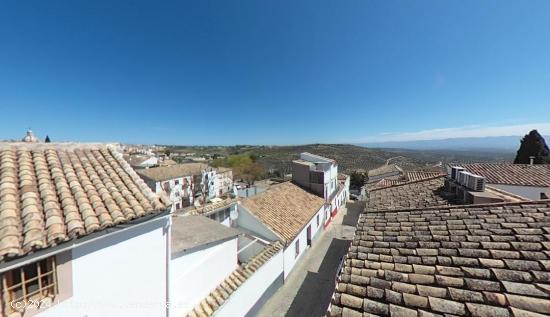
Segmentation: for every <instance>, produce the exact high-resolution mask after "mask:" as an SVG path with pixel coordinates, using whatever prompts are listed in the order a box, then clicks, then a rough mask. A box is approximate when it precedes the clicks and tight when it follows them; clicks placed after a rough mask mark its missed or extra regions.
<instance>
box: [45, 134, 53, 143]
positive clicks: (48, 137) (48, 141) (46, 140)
mask: <svg viewBox="0 0 550 317" xmlns="http://www.w3.org/2000/svg"><path fill="white" fill-rule="evenodd" d="M50 142H52V141H51V140H50V136H49V135H46V139H45V140H44V143H50Z"/></svg>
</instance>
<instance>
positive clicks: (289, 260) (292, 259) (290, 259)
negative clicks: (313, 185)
mask: <svg viewBox="0 0 550 317" xmlns="http://www.w3.org/2000/svg"><path fill="white" fill-rule="evenodd" d="M324 210H325V208H324V206H323V207H321V208H320V209H319V210H318V211H317V213H316V214H315V215H314V216H313V218H311V220H310V221H309V222H308V224H307V225H306V226H305V227H304V229H303V230H302V231H301V232H300V233H299V234H298V236H297V237H296V238H295V239H294V240H292V242H291V243H289V244H288V246H287V247H286V248H285V250H284V276H285V280H286V278H287V276H288V274H290V272H291V271H292V268H294V265H295V264H296V262H298V260H300V258H301V257H302V255H303V254H304V253H305V252H306V251H307V249H308V245H307V227H308V226H309V225H311V237H312V240H313V242H312V244H313V243H315V241H314V240H315V237H316V236H317V234H318V233H320V232H321V230H323V218H324V216H323V212H324ZM317 215H319V226H317ZM296 240H299V242H298V243H299V245H300V247H299V251H300V254H299V255H298V256H297V257H296V256H295V254H296V253H295V252H296Z"/></svg>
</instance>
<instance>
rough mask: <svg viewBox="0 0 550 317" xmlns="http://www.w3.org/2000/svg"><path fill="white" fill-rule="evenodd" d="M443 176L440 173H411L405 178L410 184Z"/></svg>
mask: <svg viewBox="0 0 550 317" xmlns="http://www.w3.org/2000/svg"><path fill="white" fill-rule="evenodd" d="M439 175H441V173H439V172H425V171H409V172H405V178H406V180H407V181H409V182H414V181H420V180H423V179H427V178H432V177H436V176H439Z"/></svg>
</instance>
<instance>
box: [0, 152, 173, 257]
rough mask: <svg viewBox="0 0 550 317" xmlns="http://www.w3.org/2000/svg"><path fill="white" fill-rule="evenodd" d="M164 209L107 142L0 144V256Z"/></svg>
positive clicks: (46, 244)
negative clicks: (86, 143)
mask: <svg viewBox="0 0 550 317" xmlns="http://www.w3.org/2000/svg"><path fill="white" fill-rule="evenodd" d="M164 209H165V206H164V205H163V203H161V201H160V200H159V198H158V197H157V196H156V195H155V194H154V193H153V192H151V190H150V189H149V188H148V187H147V186H146V185H145V183H144V182H143V181H142V180H141V179H140V178H139V177H138V176H137V174H136V173H135V172H134V171H133V169H132V168H131V167H130V166H129V165H128V163H127V162H126V161H124V160H123V158H122V155H121V154H120V153H118V152H116V151H114V150H112V149H111V148H110V147H108V146H105V145H84V144H54V143H48V144H23V143H6V144H1V145H0V262H3V261H7V260H8V259H9V258H11V257H17V256H22V255H25V254H27V253H29V252H31V251H33V250H38V249H43V248H46V247H50V246H53V245H56V244H59V243H61V242H63V241H66V240H69V239H72V238H75V237H80V236H83V235H87V234H90V233H92V232H95V231H99V230H102V229H104V228H106V227H110V226H113V225H117V224H120V223H124V222H128V221H130V220H132V219H134V218H137V217H141V216H144V215H147V214H151V213H156V212H161V211H163V210H164Z"/></svg>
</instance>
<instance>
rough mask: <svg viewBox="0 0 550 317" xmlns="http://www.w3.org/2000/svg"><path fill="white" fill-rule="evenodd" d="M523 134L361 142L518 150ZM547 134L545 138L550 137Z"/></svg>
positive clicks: (413, 147)
mask: <svg viewBox="0 0 550 317" xmlns="http://www.w3.org/2000/svg"><path fill="white" fill-rule="evenodd" d="M521 138H522V136H498V137H481V138H453V139H442V140H421V141H402V142H369V143H363V144H359V145H361V146H365V147H369V148H400V149H411V150H460V151H464V150H467V151H471V150H483V151H491V150H496V151H499V152H500V151H517V149H518V148H519V144H520V140H521ZM549 138H550V137H549V136H545V139H549Z"/></svg>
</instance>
